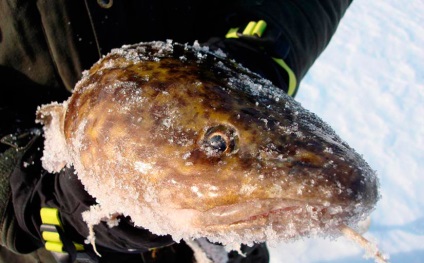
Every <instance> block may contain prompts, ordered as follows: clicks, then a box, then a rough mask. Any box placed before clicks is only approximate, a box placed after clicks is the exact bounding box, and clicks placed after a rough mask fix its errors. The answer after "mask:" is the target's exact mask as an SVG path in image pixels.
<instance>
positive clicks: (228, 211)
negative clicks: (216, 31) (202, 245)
mask: <svg viewBox="0 0 424 263" xmlns="http://www.w3.org/2000/svg"><path fill="white" fill-rule="evenodd" d="M346 207H347V206H346V205H343V204H323V203H319V202H313V201H303V200H293V199H274V198H272V199H261V200H250V201H246V202H244V203H241V204H240V203H238V204H233V205H225V206H218V207H214V208H212V209H209V210H207V211H205V212H204V213H202V214H203V215H202V216H201V217H200V218H198V222H200V224H201V225H202V227H203V228H204V229H205V230H206V231H216V230H223V229H227V230H236V231H237V230H245V229H255V228H256V229H263V228H265V227H268V226H272V227H273V228H274V229H280V230H281V231H280V232H287V231H286V230H287V226H289V227H290V228H291V229H292V230H293V229H296V231H295V232H296V233H297V234H299V233H306V232H307V231H308V229H310V228H311V227H315V228H324V227H325V226H326V225H328V222H330V221H331V223H332V224H333V226H335V225H340V224H342V223H344V222H346V221H347V218H348V217H349V216H348V214H349V213H348V212H347V211H346V209H345V208H346ZM277 231H278V230H277ZM293 236H295V235H293Z"/></svg>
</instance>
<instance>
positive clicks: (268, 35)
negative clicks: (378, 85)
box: [0, 0, 351, 262]
mask: <svg viewBox="0 0 424 263" xmlns="http://www.w3.org/2000/svg"><path fill="white" fill-rule="evenodd" d="M350 3H351V1H349V0H304V1H294V0H273V1H271V0H249V1H241V0H239V1H238V0H234V1H227V0H218V1H211V2H209V3H207V5H208V6H207V7H204V6H203V5H204V2H202V1H192V0H185V1H168V0H161V1H148V0H146V1H141V0H127V1H112V0H98V1H89V0H85V1H82V0H80V1H64V0H57V1H42V0H39V1H24V0H0V79H1V81H2V84H1V92H2V95H1V96H0V123H1V124H0V125H1V126H0V138H1V137H4V136H6V135H7V134H14V135H16V136H17V137H19V138H13V136H12V137H6V138H5V139H4V140H5V141H6V143H3V144H0V155H1V156H0V213H1V214H0V216H1V217H0V227H1V228H0V234H1V237H2V239H1V241H0V244H2V246H0V261H1V259H3V260H11V259H13V260H14V261H16V260H20V261H16V262H36V261H34V260H35V258H37V257H38V258H39V259H40V258H42V260H41V261H42V262H44V261H45V262H50V261H51V260H54V258H52V256H51V254H49V253H46V252H45V251H44V252H43V251H42V250H37V249H39V248H41V247H43V245H44V244H43V241H42V238H41V234H40V225H41V219H40V215H39V210H40V208H41V207H42V206H48V207H54V208H58V209H59V211H60V214H61V219H62V223H63V227H64V230H65V233H66V234H67V236H68V237H69V238H70V239H71V240H72V241H74V242H78V243H82V244H83V243H84V239H85V238H86V236H87V235H88V229H87V227H86V224H85V223H84V222H83V221H82V218H81V212H83V211H85V210H87V209H88V207H89V206H90V205H92V204H94V203H95V199H94V198H93V197H91V196H90V195H88V194H87V193H86V192H85V191H84V189H83V187H82V185H81V184H80V182H79V181H78V180H77V179H76V177H75V176H72V172H73V171H72V170H71V169H67V170H64V171H63V172H61V173H60V174H48V173H47V172H45V171H44V170H43V169H42V168H41V164H40V157H41V149H42V140H43V139H42V136H41V135H40V133H41V131H40V130H39V129H38V130H37V128H39V127H36V125H35V123H34V118H35V111H36V107H37V106H38V105H41V104H44V103H49V102H51V101H60V102H61V101H63V100H64V99H66V98H67V97H68V96H69V95H70V91H71V90H72V88H73V87H74V85H75V83H76V82H77V81H78V80H79V79H80V78H81V74H82V71H83V70H85V69H88V68H90V67H91V65H92V64H93V63H94V62H96V61H97V60H98V59H99V58H100V57H101V56H102V55H104V54H106V53H108V52H109V51H110V50H111V49H112V48H117V47H121V46H122V45H123V44H133V43H137V42H142V41H153V40H166V39H171V40H173V41H175V42H182V43H193V42H194V41H195V40H197V41H198V42H199V43H202V44H204V45H209V46H210V47H211V48H221V49H223V50H224V51H226V52H227V53H228V54H229V56H230V57H232V58H234V59H236V60H237V61H238V62H240V63H242V64H243V65H245V66H246V67H248V68H250V69H251V70H253V71H255V72H257V73H259V74H261V75H262V76H263V77H265V78H268V79H270V80H271V81H272V82H273V83H274V84H275V85H276V86H278V87H280V88H281V89H283V90H285V91H288V86H289V84H288V82H289V75H288V72H287V70H285V69H283V68H282V67H281V66H279V65H278V64H277V63H276V62H275V61H274V60H273V59H272V58H279V59H282V60H284V61H285V63H286V64H287V65H288V67H289V68H290V69H291V70H292V71H293V72H294V75H295V77H296V80H297V82H296V83H297V84H296V88H297V86H298V83H299V81H300V80H301V79H302V78H303V77H304V76H305V74H306V73H307V71H308V69H309V68H310V67H311V65H312V64H313V63H314V61H315V60H316V59H317V57H318V56H319V55H320V54H321V52H322V51H323V50H324V49H325V47H326V46H327V44H328V43H329V41H330V39H331V37H332V35H333V34H334V32H335V30H336V28H337V26H338V23H339V22H340V19H341V18H342V16H343V14H344V13H345V11H346V9H347V8H348V6H349V5H350ZM261 19H262V20H265V21H266V22H267V24H268V26H267V29H266V31H265V33H264V35H263V36H262V38H261V39H259V40H258V39H249V38H244V37H240V38H235V39H226V38H225V35H226V33H227V31H228V30H229V29H230V28H237V27H238V28H240V30H242V29H243V28H244V27H245V26H246V25H247V23H248V22H249V21H258V20H261ZM295 93H296V90H294V91H293V94H291V95H295ZM27 164H31V165H27ZM8 182H10V184H9V183H8ZM95 232H96V237H97V239H96V243H97V244H98V249H99V251H101V252H102V254H104V257H102V258H101V259H100V260H101V262H118V261H119V262H191V257H192V255H191V254H192V252H191V250H190V249H189V248H188V247H187V246H186V245H185V244H184V243H181V244H174V242H173V241H172V239H171V238H170V237H169V236H161V237H159V236H155V235H153V234H151V233H150V232H149V231H147V230H145V229H141V228H135V227H133V226H132V225H131V222H130V220H129V219H128V218H121V223H120V225H119V227H114V228H108V227H107V226H106V225H102V224H100V225H98V226H96V227H95ZM86 247H87V250H90V246H86ZM152 248H160V249H156V250H154V251H155V252H154V253H153V252H152V251H153V250H151V249H152ZM129 249H131V251H132V252H131V253H129V252H128V250H129ZM244 249H245V250H246V252H247V254H248V256H247V257H246V258H242V257H240V256H236V255H235V254H234V253H232V254H230V255H231V256H232V257H230V259H231V260H233V261H231V262H268V259H269V256H268V251H267V248H266V246H265V244H259V245H257V246H255V247H253V248H248V247H245V248H244ZM14 253H31V254H27V255H26V256H22V255H16V254H14ZM152 253H153V254H155V255H156V256H155V258H154V259H153V258H152V255H153V254H152ZM31 260H32V261H31Z"/></svg>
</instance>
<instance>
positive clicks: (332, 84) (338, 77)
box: [270, 0, 424, 263]
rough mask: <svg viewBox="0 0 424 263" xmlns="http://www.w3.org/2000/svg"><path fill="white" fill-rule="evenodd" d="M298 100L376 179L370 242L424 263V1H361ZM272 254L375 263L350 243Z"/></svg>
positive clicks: (306, 244) (400, 258) (308, 242)
mask: <svg viewBox="0 0 424 263" xmlns="http://www.w3.org/2000/svg"><path fill="white" fill-rule="evenodd" d="M297 100H298V101H300V102H301V103H302V105H303V106H304V107H306V108H307V109H309V110H311V111H312V112H315V113H316V114H317V115H319V116H320V117H321V118H322V119H324V120H325V121H327V122H328V123H329V124H330V125H331V126H332V127H333V128H334V129H335V130H336V132H337V133H338V134H339V135H340V136H341V137H342V138H343V139H344V140H345V141H347V142H348V144H349V145H351V146H352V147H353V148H355V149H356V150H357V151H358V152H359V153H361V154H363V156H364V158H365V159H366V160H367V161H368V162H369V164H370V165H371V167H373V169H375V170H376V171H377V173H378V175H379V178H380V184H381V195H382V199H381V200H380V202H379V203H378V205H377V208H376V210H375V211H374V213H373V214H372V217H371V220H372V221H371V227H370V229H369V231H368V232H367V233H366V234H365V236H366V237H367V238H368V239H371V240H374V241H375V242H376V243H377V244H378V246H379V247H380V248H381V249H382V250H383V251H384V252H385V253H386V254H389V255H390V261H391V262H408V263H412V262H424V1H422V0H411V1H409V0H405V1H399V0H385V1H382V0H374V1H370V0H355V1H354V2H353V4H352V6H351V8H350V9H349V10H348V11H347V13H346V15H345V17H344V18H343V20H342V22H341V24H340V26H339V28H338V30H337V32H336V35H335V36H334V38H333V40H332V42H331V43H330V45H329V46H328V48H327V49H326V50H325V52H324V53H323V54H322V56H321V57H320V58H319V59H318V61H317V62H316V63H315V64H314V66H313V67H312V69H311V70H310V72H309V73H308V75H307V77H306V78H305V79H304V81H303V82H302V84H301V87H300V90H299V93H298V95H297ZM270 251H271V263H291V262H296V263H304V262H321V263H323V262H328V263H330V262H331V263H335V262H344V263H346V262H373V260H372V259H365V258H364V257H363V255H364V251H363V250H362V249H361V248H360V247H358V246H357V245H355V244H354V243H353V242H352V241H349V240H347V239H345V238H339V239H337V240H335V241H330V240H323V239H305V240H301V241H298V242H294V243H289V244H280V245H279V246H277V247H271V248H270Z"/></svg>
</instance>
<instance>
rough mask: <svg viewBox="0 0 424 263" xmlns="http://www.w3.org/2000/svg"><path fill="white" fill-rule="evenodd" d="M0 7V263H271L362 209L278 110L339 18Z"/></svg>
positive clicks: (327, 140) (339, 163)
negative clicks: (280, 245)
mask: <svg viewBox="0 0 424 263" xmlns="http://www.w3.org/2000/svg"><path fill="white" fill-rule="evenodd" d="M0 1H1V2H0V3H1V6H2V7H1V9H0V14H1V15H0V74H1V78H2V80H3V81H2V92H3V94H2V96H1V99H0V100H1V104H0V118H1V126H0V136H1V138H2V139H1V145H0V153H1V155H0V216H1V218H0V234H1V240H0V244H1V246H0V259H1V260H0V261H1V262H193V261H194V260H195V261H197V262H269V253H268V249H267V245H266V244H267V242H268V241H282V240H291V239H294V238H297V237H298V236H303V235H308V234H310V232H308V231H312V230H311V229H313V231H318V230H319V231H322V233H323V234H325V235H326V234H327V233H329V232H332V234H335V235H336V234H337V233H338V232H337V231H335V230H334V231H333V230H332V229H333V228H338V229H339V228H340V229H345V230H346V229H348V228H344V226H345V225H349V224H350V223H352V224H353V223H356V222H357V221H358V220H360V219H362V217H363V216H364V215H367V214H369V212H370V211H371V210H372V209H373V207H374V205H375V202H376V201H377V200H378V192H377V179H376V177H375V175H374V173H373V171H372V170H371V169H370V168H369V167H368V166H367V164H366V163H365V161H363V160H362V159H361V157H360V156H359V155H358V154H356V153H355V152H354V151H353V149H351V148H349V147H348V146H347V145H346V144H345V143H344V142H342V141H341V139H340V138H338V136H337V135H335V134H334V132H333V131H332V130H331V129H330V128H329V127H327V126H326V125H325V124H324V123H322V122H321V121H320V120H315V118H316V117H315V116H313V115H312V114H310V113H308V112H306V111H304V110H303V109H302V108H301V107H300V106H299V105H297V104H296V103H295V102H294V101H293V99H292V97H294V96H295V95H296V93H297V90H298V87H299V83H300V81H301V80H302V78H303V77H304V76H305V74H306V73H307V72H308V70H309V68H310V67H311V66H312V65H313V63H314V61H315V60H316V59H317V58H318V57H319V55H320V54H321V52H323V51H324V49H325V47H326V46H327V45H328V43H329V42H330V40H331V37H332V36H333V34H334V33H335V32H336V29H337V26H338V24H339V23H340V21H341V19H342V17H343V15H344V13H345V12H346V10H347V9H348V7H349V5H350V4H351V1H348V0H337V1H318V0H305V1H287V0H273V1H271V0H259V1H258V0H255V1H253V0H249V1H223V0H222V1H221V0H220V1H213V2H211V3H208V6H207V7H205V6H204V5H203V4H202V3H200V2H196V1H190V0H188V1H183V2H181V1H159V2H157V1H136V0H130V1H113V0H97V1H94V0H93V1H88V0H85V1H72V2H71V1H54V2H46V1H36V2H31V1H19V2H18V1H13V0H10V1H8V0H0ZM62 101H63V103H58V102H62ZM35 114H36V116H35ZM35 118H36V120H35ZM311 127H312V128H311ZM317 130H318V131H319V132H317ZM301 133H302V135H300V134H301ZM322 134H325V136H323V135H322ZM307 135H308V136H307ZM305 138H307V139H309V141H305V140H306V139H305ZM279 142H281V143H280V144H279ZM336 156H337V158H336ZM339 157H340V158H339ZM336 174H337V175H336ZM308 176H309V177H308ZM335 176H337V177H335ZM288 178H290V179H288ZM316 184H320V190H319V193H317V191H315V188H316V187H315V185H316ZM340 189H342V190H343V189H345V190H346V191H340ZM293 196H296V198H293ZM306 200H307V201H306ZM311 200H314V202H311ZM293 215H296V216H293ZM294 218H297V219H294ZM305 218H306V219H308V225H306V224H305V222H304V221H302V220H303V219H305ZM301 219H302V220H301ZM289 228H290V229H289ZM346 231H347V230H346ZM333 232H334V233H333ZM336 232H337V233H336ZM237 244H238V245H239V246H238V247H236V245H237Z"/></svg>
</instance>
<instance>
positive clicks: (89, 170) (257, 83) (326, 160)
mask: <svg viewBox="0 0 424 263" xmlns="http://www.w3.org/2000/svg"><path fill="white" fill-rule="evenodd" d="M159 44H161V42H151V43H140V44H137V45H131V46H126V47H123V48H121V49H117V50H114V51H112V52H111V53H110V54H108V55H107V56H105V57H104V58H102V59H101V60H100V61H99V62H98V63H96V64H95V65H94V66H93V67H92V68H91V69H90V70H89V71H87V72H85V73H84V77H83V78H82V80H81V81H80V82H79V83H78V84H77V86H76V88H75V91H74V93H73V95H72V96H71V97H70V99H69V100H68V101H67V102H66V105H65V106H66V108H65V110H66V112H65V115H64V124H63V125H64V126H63V131H64V136H65V138H66V142H67V145H68V147H69V149H70V152H71V155H72V156H73V160H72V161H71V162H72V164H73V165H75V166H76V170H77V172H79V173H81V174H80V175H79V176H80V179H81V180H82V182H83V184H84V185H85V186H86V188H87V190H88V192H89V193H91V194H92V195H94V196H96V197H97V198H98V200H99V202H102V201H103V202H110V200H108V199H107V197H108V196H109V197H110V196H111V195H113V196H116V197H117V199H119V198H121V201H122V202H124V201H125V200H127V199H131V200H133V201H134V202H136V203H137V204H139V206H140V207H143V206H149V205H150V206H151V207H153V208H152V209H154V206H156V207H158V208H159V209H162V208H164V207H166V208H167V209H169V211H171V210H175V211H179V210H180V211H185V212H187V211H189V212H188V213H189V214H190V215H191V217H190V218H189V219H187V221H188V222H190V224H191V225H190V226H193V227H195V228H197V229H198V232H196V233H195V234H193V236H200V235H214V233H215V232H219V233H220V234H218V236H220V235H221V236H224V235H225V233H226V232H228V231H233V232H234V233H236V232H237V233H239V235H240V236H242V237H241V238H240V240H241V241H243V242H246V243H249V242H251V241H266V240H267V237H266V235H267V234H264V233H263V232H264V231H265V230H269V229H270V228H272V229H273V231H274V234H275V235H277V236H278V238H280V239H290V238H295V237H297V236H302V235H309V234H314V233H316V232H319V233H324V234H325V233H328V232H331V231H332V230H334V229H335V226H337V225H339V224H351V225H352V224H355V223H356V222H358V221H359V220H361V219H363V218H364V217H365V216H367V215H368V214H369V213H370V212H371V211H372V210H373V208H374V206H375V203H376V202H377V200H378V198H379V194H378V181H377V177H376V175H375V173H374V171H373V170H372V169H371V168H370V167H369V166H368V164H367V163H366V162H365V161H364V160H363V158H362V157H361V156H360V155H359V154H358V153H356V152H355V151H354V150H353V149H352V148H350V147H349V146H348V145H347V144H346V143H345V142H343V141H342V140H341V139H340V138H339V137H338V136H337V135H336V134H335V133H334V131H333V130H332V129H331V128H330V127H329V126H328V125H327V124H325V123H324V122H323V121H322V120H321V119H320V118H318V117H317V116H316V115H314V114H313V113H311V112H309V111H307V110H305V109H304V108H302V107H301V106H300V104H298V103H297V102H296V101H294V100H293V99H292V98H291V97H289V96H287V95H286V94H284V93H283V92H282V91H280V90H278V89H277V88H276V87H274V86H273V85H272V84H271V83H270V82H269V81H266V80H264V79H262V78H261V77H259V76H258V75H256V74H254V73H252V72H250V71H248V70H247V69H245V68H243V67H242V66H239V65H237V64H236V63H235V62H234V61H232V60H229V59H227V58H225V56H222V55H219V54H217V53H213V52H209V51H207V50H204V49H201V48H198V47H197V48H196V47H193V46H189V45H181V44H177V43H173V44H170V43H165V44H164V43H162V44H161V45H162V46H161V45H159ZM163 45H165V46H166V45H168V47H167V49H164V48H163ZM159 47H161V48H159ZM106 189H107V190H106ZM146 192H149V193H150V194H146ZM106 200H107V201H106ZM123 200H124V201H123ZM124 203H125V202H124ZM152 204H154V205H152ZM124 210H125V209H124V208H123V209H122V211H118V212H122V213H128V214H130V216H131V213H130V212H126V211H124ZM134 218H135V216H134ZM137 220H138V219H137V218H135V219H134V221H135V222H136V223H137V222H138V221H137ZM169 220H173V218H169ZM141 221H142V219H140V222H141ZM176 221H178V222H179V221H180V219H178V220H176ZM181 221H184V220H181ZM179 224H181V222H179ZM142 226H143V225H142ZM146 227H147V228H149V226H146ZM155 230H156V231H155ZM152 231H153V232H158V233H159V234H162V233H161V231H159V230H157V229H156V228H155V227H152ZM246 231H247V232H248V234H246V233H247V232H246ZM182 236H184V235H182Z"/></svg>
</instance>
